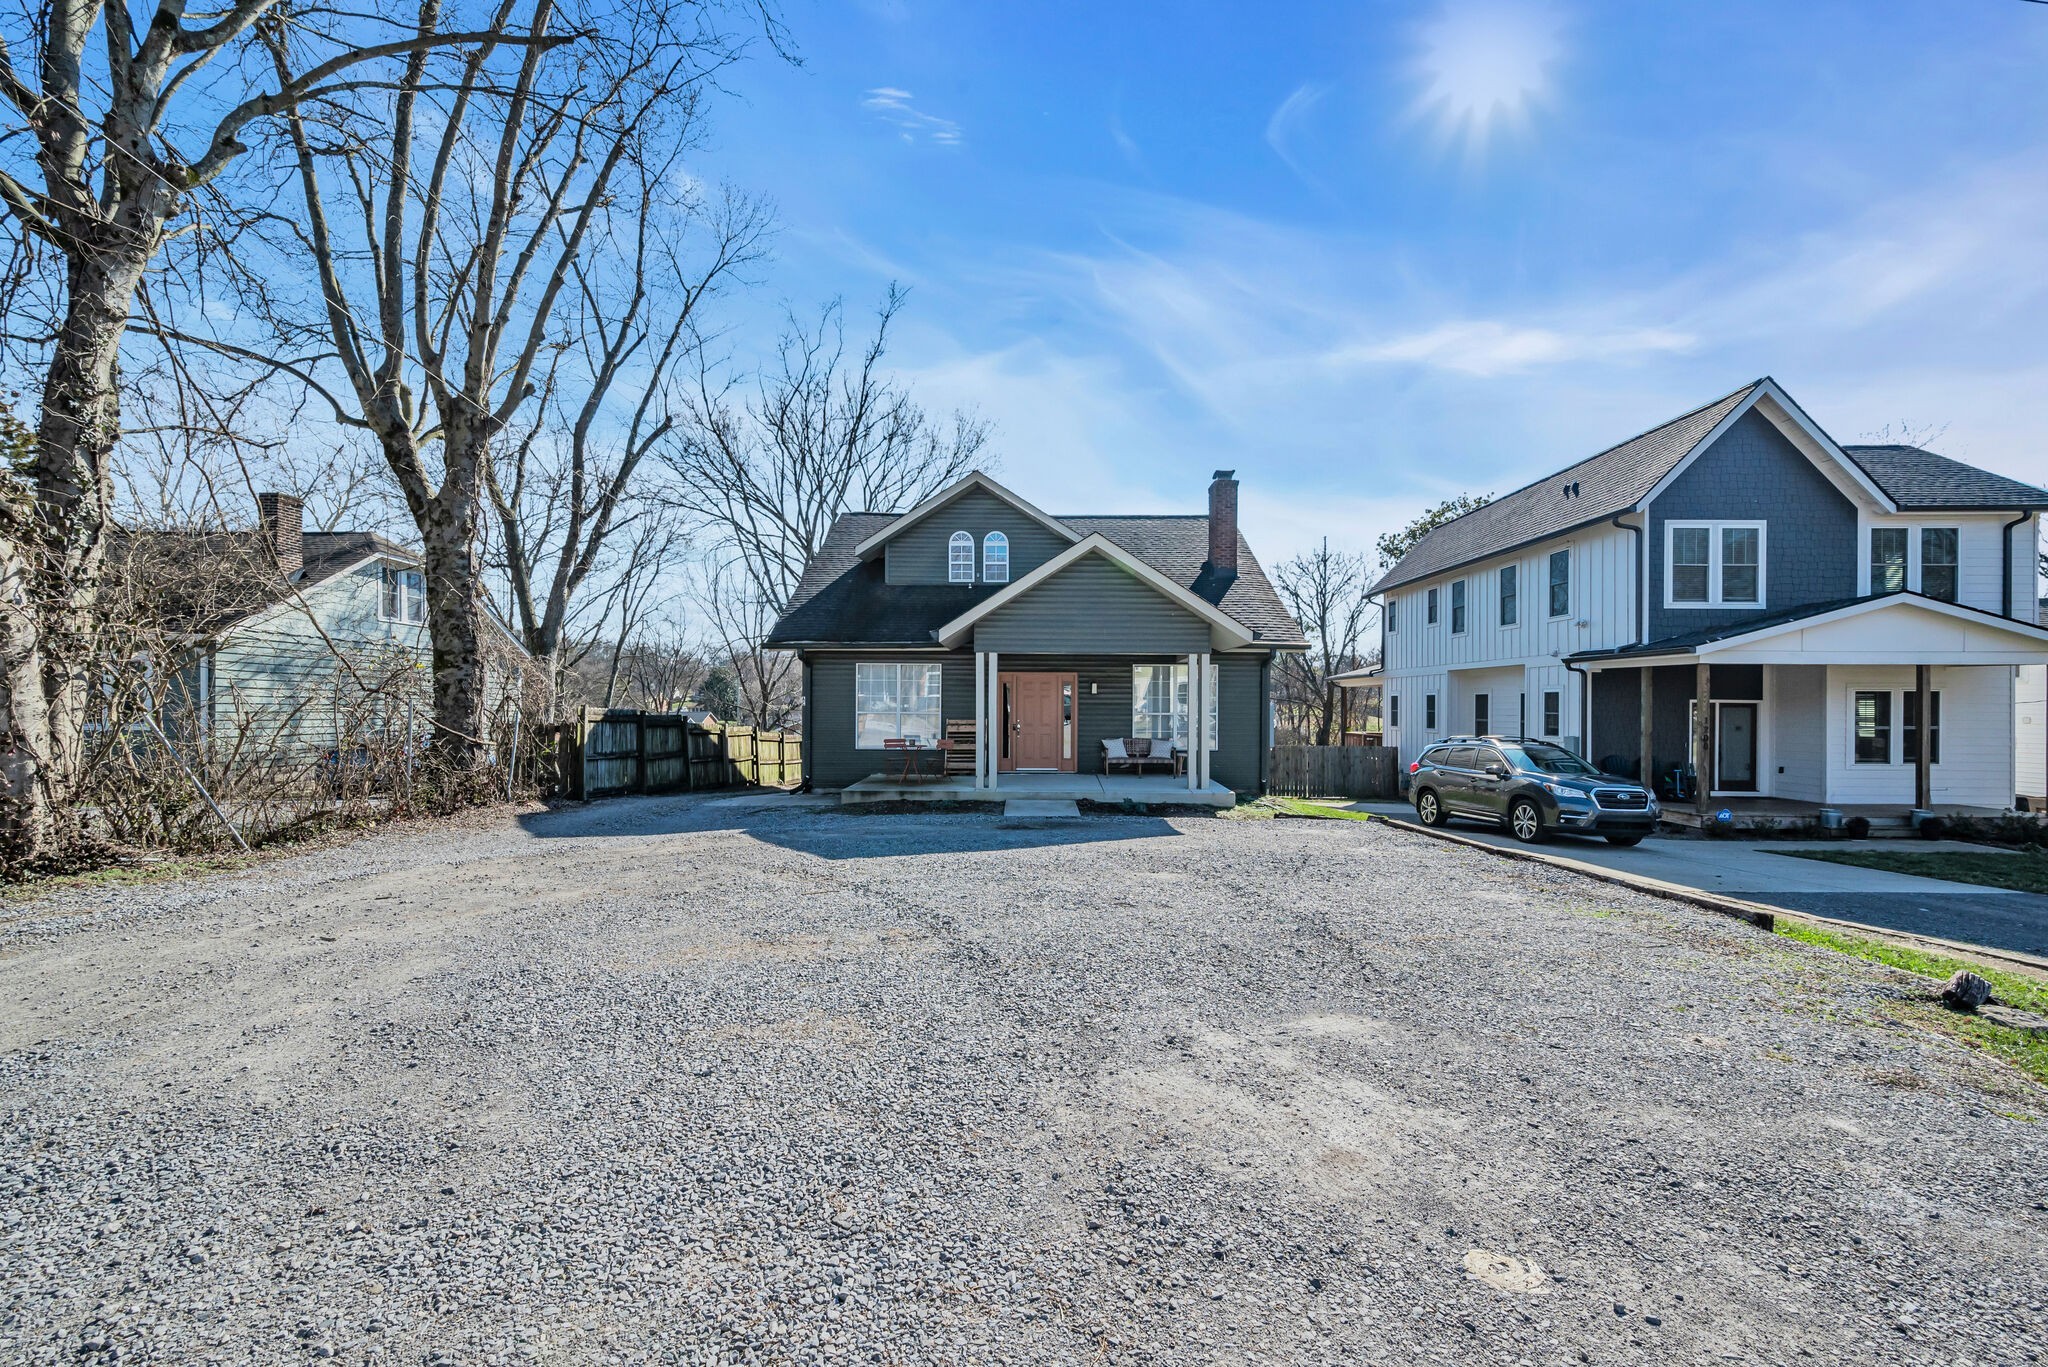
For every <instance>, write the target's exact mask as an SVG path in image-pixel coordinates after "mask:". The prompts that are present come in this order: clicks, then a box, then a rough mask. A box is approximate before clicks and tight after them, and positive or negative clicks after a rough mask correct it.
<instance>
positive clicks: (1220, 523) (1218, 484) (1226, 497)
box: [1208, 470, 1237, 577]
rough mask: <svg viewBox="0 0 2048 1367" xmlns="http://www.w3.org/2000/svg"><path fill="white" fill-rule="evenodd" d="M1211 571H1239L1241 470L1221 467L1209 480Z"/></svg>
mask: <svg viewBox="0 0 2048 1367" xmlns="http://www.w3.org/2000/svg"><path fill="white" fill-rule="evenodd" d="M1208 568H1209V572H1210V573H1211V574H1216V575H1222V576H1226V577H1234V576H1235V575H1236V574H1237V471H1235V470H1218V471H1217V472H1216V474H1215V477H1214V478H1212V479H1211V480H1210V481H1209V565H1208Z"/></svg>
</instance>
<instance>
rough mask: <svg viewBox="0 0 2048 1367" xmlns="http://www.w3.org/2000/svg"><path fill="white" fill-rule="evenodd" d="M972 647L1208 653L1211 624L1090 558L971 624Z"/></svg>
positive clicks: (1127, 574)
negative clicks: (972, 629) (972, 633)
mask: <svg viewBox="0 0 2048 1367" xmlns="http://www.w3.org/2000/svg"><path fill="white" fill-rule="evenodd" d="M974 648H975V649H976V650H993V651H998V652H1005V653H1008V652H1019V651H1025V652H1028V651H1046V650H1060V651H1069V652H1077V653H1088V652H1109V651H1128V652H1132V653H1138V654H1169V655H1186V654H1192V653H1196V652H1200V651H1205V650H1208V649H1209V624H1208V623H1207V622H1205V621H1203V620H1202V619H1201V618H1200V617H1197V616H1196V615H1195V614H1194V613H1192V612H1190V611H1188V610H1187V609H1186V608H1184V607H1181V606H1180V605H1179V604H1177V603H1173V602H1170V601H1169V600H1168V599H1167V598H1166V597H1165V596H1164V595H1163V594H1161V593H1160V592H1159V590H1157V589H1155V588H1153V587H1152V586H1151V585H1150V584H1147V583H1145V582H1144V581H1143V580H1141V579H1139V578H1138V576H1136V575H1134V574H1132V573H1131V572H1130V571H1129V570H1126V569H1124V568H1123V567H1122V566H1120V565H1117V564H1115V563H1114V562H1112V561H1110V560H1109V559H1107V558H1106V557H1104V556H1101V555H1095V554H1089V555H1084V556H1082V557H1081V558H1080V559H1079V560H1076V561H1075V562H1074V563H1073V564H1071V565H1068V566H1067V567H1066V568H1065V569H1062V570H1061V571H1060V572H1059V573H1057V574H1055V575H1053V576H1052V577H1051V578H1050V579H1048V580H1046V581H1045V582H1044V583H1042V584H1039V585H1037V586H1035V587H1034V588H1032V589H1031V590H1030V591H1029V592H1028V593H1026V594H1024V595H1023V596H1022V597H1021V598H1017V599H1014V600H1012V601H1011V602H1008V603H1005V604H1004V605H1003V606H1002V607H999V608H997V609H996V610H995V611H994V612H992V613H990V614H989V615H988V616H986V617H984V618H982V619H981V620H980V621H979V622H976V623H975V624H974Z"/></svg>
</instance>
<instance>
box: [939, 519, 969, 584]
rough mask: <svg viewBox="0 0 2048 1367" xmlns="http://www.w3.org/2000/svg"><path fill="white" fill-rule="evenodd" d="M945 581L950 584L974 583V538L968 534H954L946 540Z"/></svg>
mask: <svg viewBox="0 0 2048 1367" xmlns="http://www.w3.org/2000/svg"><path fill="white" fill-rule="evenodd" d="M946 581H947V582H948V583H951V584H972V583H973V582H974V536H973V534H972V533H970V532H955V533H953V535H952V536H950V537H948V538H947V540H946Z"/></svg>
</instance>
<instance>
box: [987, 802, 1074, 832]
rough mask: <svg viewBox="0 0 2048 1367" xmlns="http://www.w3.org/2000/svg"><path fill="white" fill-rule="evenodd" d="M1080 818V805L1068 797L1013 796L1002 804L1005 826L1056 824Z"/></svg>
mask: <svg viewBox="0 0 2048 1367" xmlns="http://www.w3.org/2000/svg"><path fill="white" fill-rule="evenodd" d="M1080 819H1081V808H1080V805H1079V804H1078V803H1075V802H1073V801H1072V800H1068V799H1060V798H1043V797H1037V798H1033V797H1013V798H1011V799H1010V800H1009V801H1008V802H1005V803H1004V804H1003V824H1004V825H1005V826H1041V825H1058V824H1061V823H1063V822H1068V821H1079V820H1080Z"/></svg>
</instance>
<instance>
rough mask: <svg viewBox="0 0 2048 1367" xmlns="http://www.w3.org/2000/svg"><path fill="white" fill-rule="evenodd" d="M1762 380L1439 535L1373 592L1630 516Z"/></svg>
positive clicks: (1432, 535)
mask: <svg viewBox="0 0 2048 1367" xmlns="http://www.w3.org/2000/svg"><path fill="white" fill-rule="evenodd" d="M1762 383H1763V381H1762V380H1757V381H1754V382H1752V383H1750V384H1746V385H1744V386H1743V387H1742V388H1740V389H1738V390H1736V391H1735V392H1734V393H1732V394H1724V395H1723V396H1721V397H1720V398H1718V399H1716V400H1714V401H1713V402H1712V403H1710V404H1707V405H1705V406H1703V407H1700V408H1695V409H1693V410H1692V412H1690V413H1686V414H1682V415H1681V416H1679V417H1676V418H1673V419H1672V420H1671V421H1670V422H1667V423H1665V424H1664V425H1662V426H1661V427H1653V428H1651V429H1650V430H1649V431H1647V432H1644V433H1642V434H1641V435H1640V436H1635V437H1630V438H1629V439H1628V440H1627V441H1625V442H1622V443H1621V444H1620V445H1618V446H1610V447H1608V448H1607V449H1606V450H1605V451H1602V452H1601V453H1600V454H1599V455H1597V456H1592V457H1589V458H1588V459H1586V460H1582V461H1580V462H1579V463H1578V464H1577V465H1572V466H1567V467H1566V468H1565V469H1562V470H1559V471H1558V472H1557V473H1556V474H1554V475H1549V476H1546V477H1545V478H1543V479H1540V480H1538V481H1536V482H1535V483H1534V484H1528V485H1524V486H1523V487H1522V488H1520V489H1517V490H1515V491H1514V492H1513V493H1511V494H1503V495H1501V497H1499V498H1497V499H1495V500H1493V502H1491V503H1489V504H1487V505H1486V506H1485V507H1483V508H1475V509H1474V510H1473V511H1471V512H1469V513H1466V514H1465V515H1464V516H1463V517H1456V518H1453V519H1451V520H1450V521H1449V522H1446V523H1444V524H1443V525H1442V526H1440V527H1437V528H1435V529H1433V530H1432V531H1431V532H1430V533H1429V534H1428V535H1427V536H1425V537H1423V538H1422V540H1420V541H1418V542H1416V543H1415V546H1414V548H1413V549H1412V550H1410V551H1409V552H1408V554H1406V555H1404V556H1402V557H1401V561H1400V563H1399V564H1397V565H1395V566H1394V568H1393V569H1391V570H1389V571H1387V573H1386V574H1385V575H1383V576H1382V577H1381V579H1380V581H1379V582H1378V583H1377V584H1375V585H1373V590H1372V591H1373V592H1374V593H1381V592H1384V591H1385V590H1387V589H1391V588H1399V587H1400V586H1401V585H1403V584H1409V583H1413V582H1414V581H1416V580H1418V579H1427V578H1429V577H1430V576H1431V575H1434V574H1441V573H1443V572H1444V571H1445V570H1449V569H1455V568H1456V567H1457V566H1459V565H1466V564H1470V563H1471V562H1473V561H1475V560H1483V559H1485V558H1486V557H1487V556H1490V555H1499V554H1500V553H1501V552H1502V551H1506V550H1511V549H1513V548H1514V547H1516V546H1523V545H1527V544H1529V543H1530V542H1533V541H1541V540H1543V539H1544V538H1546V537H1552V536H1556V535H1558V534H1559V533H1560V532H1566V531H1570V530H1571V529H1572V528H1574V527H1584V526H1586V525H1588V524H1590V523H1594V522H1602V521H1605V520H1606V519H1608V518H1610V517H1613V516H1614V515H1615V514H1616V513H1622V512H1626V511H1628V510H1629V509H1630V508H1633V507H1635V506H1636V504H1638V503H1640V502H1641V501H1642V498H1643V495H1645V494H1647V493H1649V492H1650V490H1652V489H1654V488H1655V487H1657V481H1658V480H1660V479H1662V478H1664V476H1666V475H1668V474H1670V473H1671V471H1672V469H1673V468H1674V467H1676V466H1677V464H1678V463H1679V462H1680V461H1682V460H1684V459H1685V458H1686V456H1688V455H1690V454H1691V453H1692V450H1693V448H1694V447H1696V446H1698V445H1699V444H1700V442H1701V440H1702V439H1703V438H1705V436H1706V435H1707V433H1709V432H1711V431H1713V430H1714V428H1715V426H1716V425H1717V424H1718V423H1719V422H1720V421H1721V420H1722V419H1723V418H1725V417H1727V416H1728V414H1729V413H1731V412H1733V411H1734V410H1735V409H1736V407H1737V406H1738V405H1740V404H1741V403H1742V402H1743V401H1744V400H1745V399H1747V398H1748V397H1749V396H1750V395H1751V394H1753V393H1754V392H1755V391H1756V389H1757V386H1758V385H1761V384H1762Z"/></svg>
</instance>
